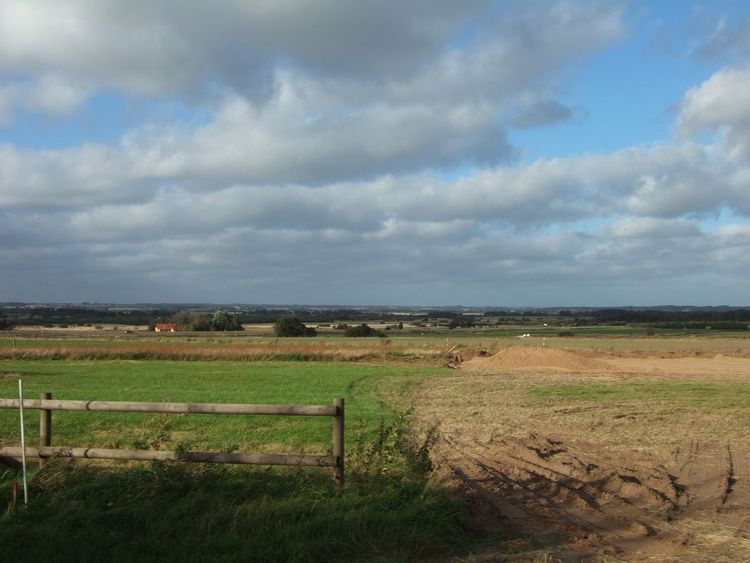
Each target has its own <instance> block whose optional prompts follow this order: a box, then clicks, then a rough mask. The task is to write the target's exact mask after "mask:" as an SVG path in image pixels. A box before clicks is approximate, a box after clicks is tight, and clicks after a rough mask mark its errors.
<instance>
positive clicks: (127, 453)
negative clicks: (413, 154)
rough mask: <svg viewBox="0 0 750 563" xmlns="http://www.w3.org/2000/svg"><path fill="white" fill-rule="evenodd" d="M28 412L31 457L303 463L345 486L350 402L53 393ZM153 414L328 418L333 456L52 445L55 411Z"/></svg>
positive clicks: (0, 451) (29, 403)
mask: <svg viewBox="0 0 750 563" xmlns="http://www.w3.org/2000/svg"><path fill="white" fill-rule="evenodd" d="M20 406H21V401H20V400H19V399H0V409H18V408H20ZM23 408H24V409H38V410H39V411H40V416H39V447H37V448H31V447H27V448H26V456H27V457H30V458H38V459H40V460H46V459H49V458H54V457H74V458H86V459H121V460H135V461H185V462H196V463H234V464H248V465H297V466H311V467H331V468H333V478H334V482H335V483H336V485H337V486H338V487H341V486H343V484H344V399H336V400H335V401H334V402H333V405H331V406H325V405H250V404H228V403H143V402H134V401H72V400H52V394H51V393H42V395H41V398H40V399H24V401H23ZM56 410H59V411H92V412H150V413H176V414H229V415H283V416H328V417H332V418H333V447H332V455H306V454H245V453H222V452H184V451H179V452H177V451H162V450H130V449H103V448H77V447H61V446H55V447H53V446H52V412H53V411H56ZM22 453H23V451H22V449H21V448H16V447H5V448H0V457H9V458H18V457H21V455H22Z"/></svg>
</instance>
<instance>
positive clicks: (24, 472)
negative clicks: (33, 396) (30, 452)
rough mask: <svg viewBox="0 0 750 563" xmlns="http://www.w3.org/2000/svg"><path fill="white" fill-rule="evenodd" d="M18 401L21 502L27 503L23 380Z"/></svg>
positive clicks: (19, 384) (20, 384)
mask: <svg viewBox="0 0 750 563" xmlns="http://www.w3.org/2000/svg"><path fill="white" fill-rule="evenodd" d="M18 402H19V409H20V413H21V465H22V471H23V503H24V504H29V485H28V482H27V480H26V433H25V432H24V427H23V381H22V380H20V379H19V380H18Z"/></svg>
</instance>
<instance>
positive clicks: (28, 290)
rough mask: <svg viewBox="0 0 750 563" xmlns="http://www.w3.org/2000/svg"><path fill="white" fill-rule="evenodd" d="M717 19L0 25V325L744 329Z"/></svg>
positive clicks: (174, 9)
mask: <svg viewBox="0 0 750 563" xmlns="http://www.w3.org/2000/svg"><path fill="white" fill-rule="evenodd" d="M749 257H750V3H747V2H746V1H743V0H725V1H718V0H715V1H703V2H691V1H689V0H662V1H659V2H652V1H645V0H643V1H638V0H631V1H614V0H612V1H609V0H602V1H593V0H591V1H589V0H580V1H577V0H561V1H555V0H544V1H543V0H539V1H533V2H528V1H525V2H524V1H521V0H508V1H491V0H398V1H396V0H379V1H378V2H372V1H371V0H362V1H359V0H350V1H347V2H341V1H334V0H307V1H302V0H256V1H253V2H246V1H240V0H213V1H212V2H201V1H197V0H162V1H160V2H152V1H146V0H0V301H25V302H108V303H110V302H112V303H143V302H160V303H163V302H175V303H186V302H201V303H209V302H212V303H267V304H268V303H274V304H301V303H304V304H330V305H334V304H335V305H394V306H397V305H423V306H437V305H465V306H478V307H481V306H496V307H523V306H550V307H554V306H623V305H642V306H648V305H666V304H673V305H734V306H746V305H750V292H748V289H750V284H749V283H748V280H749V279H750V258H749Z"/></svg>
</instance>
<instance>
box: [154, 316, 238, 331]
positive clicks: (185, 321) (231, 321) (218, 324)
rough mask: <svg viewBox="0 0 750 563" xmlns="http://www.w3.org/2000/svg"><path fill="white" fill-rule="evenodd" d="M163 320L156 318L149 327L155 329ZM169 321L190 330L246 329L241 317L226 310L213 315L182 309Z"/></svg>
mask: <svg viewBox="0 0 750 563" xmlns="http://www.w3.org/2000/svg"><path fill="white" fill-rule="evenodd" d="M161 322H163V321H162V320H161V319H155V320H153V321H152V322H150V323H149V328H151V329H152V330H153V326H154V325H156V324H157V323H161ZM167 322H170V323H174V324H176V325H177V326H179V327H180V330H185V331H188V332H208V331H239V330H245V329H244V327H243V326H242V323H241V322H240V318H239V317H238V316H237V315H230V314H229V313H227V312H226V311H216V312H215V313H214V314H213V315H209V314H208V313H200V312H197V311H180V312H179V313H177V314H175V315H173V316H172V317H171V318H170V319H169V321H167Z"/></svg>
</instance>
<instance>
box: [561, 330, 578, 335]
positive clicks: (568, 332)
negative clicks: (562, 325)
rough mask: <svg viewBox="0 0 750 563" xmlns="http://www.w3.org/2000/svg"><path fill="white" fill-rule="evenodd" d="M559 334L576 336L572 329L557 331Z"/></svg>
mask: <svg viewBox="0 0 750 563" xmlns="http://www.w3.org/2000/svg"><path fill="white" fill-rule="evenodd" d="M557 336H575V332H572V331H570V330H561V331H560V332H558V333H557Z"/></svg>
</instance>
